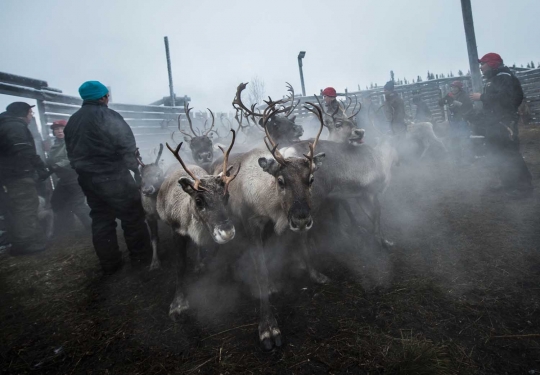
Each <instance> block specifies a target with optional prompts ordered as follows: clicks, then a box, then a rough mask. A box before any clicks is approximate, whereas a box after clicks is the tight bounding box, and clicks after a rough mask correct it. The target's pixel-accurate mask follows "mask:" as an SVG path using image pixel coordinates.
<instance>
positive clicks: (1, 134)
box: [0, 112, 46, 180]
mask: <svg viewBox="0 0 540 375" xmlns="http://www.w3.org/2000/svg"><path fill="white" fill-rule="evenodd" d="M36 171H39V172H40V173H46V167H45V163H43V160H41V158H40V157H39V156H38V155H37V154H36V144H35V143H34V137H32V133H30V130H29V129H28V124H27V123H26V122H25V121H24V119H22V118H19V117H14V116H12V115H10V114H8V113H7V112H4V113H1V114H0V180H6V179H13V178H24V177H33V176H34V175H35V172H36Z"/></svg>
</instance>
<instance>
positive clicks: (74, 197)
mask: <svg viewBox="0 0 540 375" xmlns="http://www.w3.org/2000/svg"><path fill="white" fill-rule="evenodd" d="M66 124H67V121H66V120H58V121H55V122H53V123H52V125H51V129H52V131H53V134H54V136H55V140H54V145H53V146H52V148H51V150H50V151H49V158H48V159H47V164H48V166H49V169H50V170H51V171H53V172H54V173H56V176H57V177H58V181H57V183H56V186H55V189H54V191H53V194H52V198H51V206H52V209H53V211H54V216H55V219H54V222H55V231H56V234H57V235H58V234H60V233H65V232H67V231H69V230H70V229H71V227H72V226H73V215H75V216H77V217H78V218H79V220H80V222H81V224H82V225H83V226H84V227H85V228H86V229H90V225H91V220H90V215H89V214H90V209H89V208H88V206H87V205H86V198H85V196H84V193H83V191H82V189H81V187H80V186H79V183H78V182H77V172H75V170H74V169H73V168H71V165H69V159H68V156H67V151H66V142H65V139H64V128H65V127H66Z"/></svg>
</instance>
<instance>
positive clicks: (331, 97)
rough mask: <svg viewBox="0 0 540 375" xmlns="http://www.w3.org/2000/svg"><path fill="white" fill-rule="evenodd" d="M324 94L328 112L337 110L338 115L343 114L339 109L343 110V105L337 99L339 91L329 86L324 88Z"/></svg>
mask: <svg viewBox="0 0 540 375" xmlns="http://www.w3.org/2000/svg"><path fill="white" fill-rule="evenodd" d="M322 95H323V99H324V104H325V106H326V112H327V113H334V112H337V113H336V115H338V116H339V115H341V113H340V111H338V110H337V109H338V108H339V109H341V110H343V106H342V105H341V104H340V103H339V102H338V101H337V99H336V98H337V92H336V89H335V88H333V87H327V88H325V89H324V90H322Z"/></svg>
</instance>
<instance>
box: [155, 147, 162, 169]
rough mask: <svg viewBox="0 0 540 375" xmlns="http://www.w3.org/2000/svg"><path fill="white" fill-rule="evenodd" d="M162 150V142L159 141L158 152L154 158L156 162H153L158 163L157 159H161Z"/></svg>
mask: <svg viewBox="0 0 540 375" xmlns="http://www.w3.org/2000/svg"><path fill="white" fill-rule="evenodd" d="M162 152H163V143H160V144H159V152H158V155H157V158H156V162H155V163H154V164H156V165H157V164H158V163H159V159H161V153H162Z"/></svg>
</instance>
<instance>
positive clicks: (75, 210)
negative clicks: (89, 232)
mask: <svg viewBox="0 0 540 375" xmlns="http://www.w3.org/2000/svg"><path fill="white" fill-rule="evenodd" d="M51 207H52V209H53V211H54V222H55V230H56V233H64V232H67V231H69V230H70V229H72V228H73V216H77V218H78V219H79V220H80V222H81V224H82V225H83V226H84V227H85V228H86V229H90V226H91V220H90V208H89V207H88V206H87V205H86V198H85V196H84V193H83V191H82V189H81V187H80V186H79V184H78V183H77V181H75V182H73V183H62V180H60V181H59V182H58V185H57V186H56V189H54V191H53V194H52V197H51Z"/></svg>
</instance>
